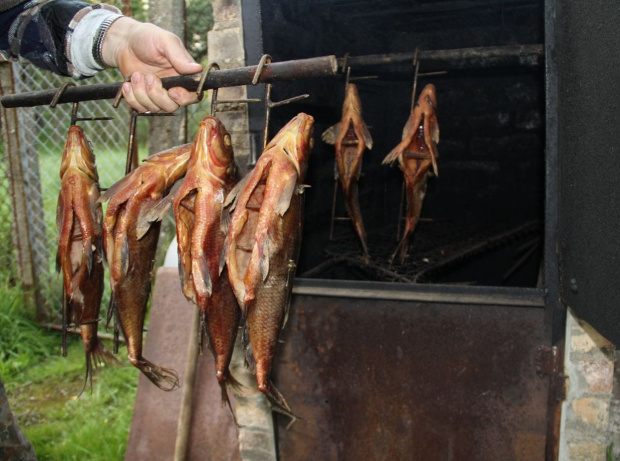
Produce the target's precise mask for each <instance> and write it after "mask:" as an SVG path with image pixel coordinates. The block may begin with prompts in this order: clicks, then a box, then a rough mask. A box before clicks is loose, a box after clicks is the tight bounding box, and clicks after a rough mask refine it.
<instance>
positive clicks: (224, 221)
mask: <svg viewBox="0 0 620 461" xmlns="http://www.w3.org/2000/svg"><path fill="white" fill-rule="evenodd" d="M231 218H232V210H229V209H228V208H222V211H221V213H220V231H221V232H222V233H223V234H228V227H230V220H231Z"/></svg>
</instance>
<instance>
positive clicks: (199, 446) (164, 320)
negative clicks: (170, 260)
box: [125, 267, 241, 461]
mask: <svg viewBox="0 0 620 461" xmlns="http://www.w3.org/2000/svg"><path fill="white" fill-rule="evenodd" d="M194 313H195V306H194V305H193V304H191V303H189V302H188V301H187V300H186V299H185V297H184V296H183V294H182V293H181V288H180V285H179V275H178V270H177V269H176V268H170V267H163V268H160V269H159V270H158V271H157V276H156V280H155V287H154V290H153V303H152V307H151V312H150V317H149V331H148V334H147V335H146V344H145V348H144V356H145V357H147V358H148V359H149V360H151V361H152V362H154V363H156V364H158V365H162V366H165V367H168V368H173V369H175V370H176V371H177V373H178V374H179V379H180V381H181V385H182V384H183V382H184V380H185V376H184V374H185V357H186V354H187V349H188V344H189V340H190V339H194V338H190V336H191V335H189V329H190V325H191V323H192V315H194ZM198 359H199V360H198V368H197V370H196V388H195V391H194V400H193V401H194V407H193V410H194V411H193V415H192V427H191V432H190V436H189V447H190V448H189V450H188V454H187V458H186V459H187V460H188V461H191V460H201V461H202V460H213V461H240V460H241V457H240V455H239V449H238V446H237V429H236V427H235V425H234V423H233V420H232V417H231V415H230V412H229V410H228V409H227V408H223V407H222V406H221V402H220V395H221V394H220V388H219V386H218V384H217V380H216V378H215V373H214V371H213V370H214V365H213V357H212V355H211V354H210V353H209V352H208V351H205V353H204V354H203V355H202V356H200V357H199V358H198ZM181 394H182V391H181V389H179V390H176V391H172V392H164V391H162V390H160V389H159V388H157V387H156V386H155V385H153V384H152V383H151V382H150V381H149V380H148V379H146V378H145V377H144V376H143V375H142V374H141V375H140V378H139V382H138V392H137V395H136V402H135V407H134V414H133V419H132V423H131V431H130V433H129V441H128V444H127V451H126V453H125V459H126V460H137V459H148V460H150V461H160V460H161V461H164V460H165V461H168V460H171V459H173V458H174V448H175V440H176V436H177V424H178V419H179V412H180V407H181Z"/></svg>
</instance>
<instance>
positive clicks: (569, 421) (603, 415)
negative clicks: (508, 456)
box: [559, 311, 620, 461]
mask: <svg viewBox="0 0 620 461" xmlns="http://www.w3.org/2000/svg"><path fill="white" fill-rule="evenodd" d="M619 357H620V353H618V352H617V351H616V348H615V346H614V345H613V344H612V343H610V342H609V341H607V339H605V338H604V337H602V336H601V335H600V334H599V333H597V332H596V331H595V330H594V329H593V328H592V327H591V326H590V325H588V324H587V323H586V322H583V321H581V320H580V319H578V318H577V317H575V316H574V314H573V313H572V312H571V311H569V313H568V316H567V325H566V352H565V362H564V367H565V374H566V376H567V383H566V384H567V386H566V387H567V396H566V401H565V402H564V405H563V408H562V426H561V436H560V456H559V457H560V460H561V461H590V460H606V459H607V458H606V451H607V449H608V447H609V446H610V444H611V443H612V442H613V444H614V453H613V460H614V461H615V460H616V459H620V399H619V396H620V371H619V370H618V369H619V367H617V366H616V364H617V363H618V358H619Z"/></svg>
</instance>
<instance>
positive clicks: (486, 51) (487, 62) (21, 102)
mask: <svg viewBox="0 0 620 461" xmlns="http://www.w3.org/2000/svg"><path fill="white" fill-rule="evenodd" d="M414 54H415V53H414V52H412V53H390V54H374V55H363V56H353V57H348V58H347V64H348V65H349V66H350V67H352V68H358V67H366V66H377V65H385V64H392V63H400V62H407V61H411V60H412V59H413V56H414ZM543 56H544V46H543V45H542V44H534V45H515V46H497V47H481V48H461V49H451V50H424V51H420V52H419V56H418V59H419V60H420V61H425V62H429V63H440V64H441V65H442V66H443V65H449V67H451V68H461V69H462V68H473V67H492V66H495V65H501V64H505V63H508V62H515V61H516V62H518V63H519V64H520V65H526V66H537V65H540V63H541V61H542V59H541V58H542V57H543ZM344 60H345V58H339V59H337V58H336V57H335V56H333V55H330V56H320V57H316V58H308V59H297V60H291V61H282V62H272V63H269V64H268V65H266V66H265V68H264V69H263V70H262V71H261V73H260V82H259V83H273V82H281V81H290V80H301V79H308V78H322V77H333V76H334V75H336V74H337V71H338V68H339V66H341V65H342V64H343V63H344V62H345V61H344ZM257 67H258V66H248V67H239V68H235V69H222V70H219V71H216V72H213V73H212V74H211V75H210V76H209V78H208V79H207V81H206V82H205V89H209V88H222V87H231V86H242V85H249V84H250V83H251V82H252V79H253V77H254V75H256V71H257ZM201 76H202V74H201V73H198V74H192V75H180V76H174V77H165V78H162V86H163V87H164V89H170V88H173V87H182V88H185V89H186V90H188V91H196V89H197V88H198V83H199V81H200V78H201ZM123 83H124V82H120V83H119V82H116V83H101V84H95V85H82V86H76V87H72V88H68V89H67V91H66V92H64V93H63V94H62V97H61V98H60V100H59V101H58V103H59V104H62V103H67V102H81V101H94V100H101V99H113V98H114V97H115V96H116V95H117V94H118V91H119V89H120V88H121V87H122V84H123ZM56 92H57V90H56V89H51V90H43V91H32V92H27V93H20V94H13V95H7V96H4V97H3V98H2V99H0V102H1V103H2V105H3V106H4V107H5V108H13V107H33V106H41V105H48V104H49V103H50V102H51V101H52V99H53V97H54V95H55V94H56Z"/></svg>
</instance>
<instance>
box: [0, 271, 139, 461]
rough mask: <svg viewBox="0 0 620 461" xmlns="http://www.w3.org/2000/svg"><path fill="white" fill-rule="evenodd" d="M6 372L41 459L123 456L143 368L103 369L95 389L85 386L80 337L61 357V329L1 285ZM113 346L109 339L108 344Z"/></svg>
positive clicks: (1, 362) (1, 367) (0, 345)
mask: <svg viewBox="0 0 620 461" xmlns="http://www.w3.org/2000/svg"><path fill="white" fill-rule="evenodd" d="M0 300H1V301H0V374H1V375H2V379H3V382H4V384H5V387H6V389H7V394H8V397H9V402H10V404H11V409H12V410H13V413H14V414H15V415H16V417H17V419H18V421H19V423H20V425H21V427H22V430H23V431H24V432H25V434H26V436H27V437H28V438H29V439H30V441H31V442H32V443H33V445H34V447H35V450H36V452H37V455H38V457H39V459H40V460H63V461H64V460H84V459H88V460H101V461H103V460H105V461H109V460H122V459H123V457H124V453H125V446H126V444H127V437H128V434H129V427H130V424H131V416H132V411H133V402H134V399H135V393H136V386H137V381H138V372H137V370H136V369H135V368H134V367H132V366H130V365H129V364H128V363H127V361H126V360H125V359H124V349H122V348H121V353H120V354H119V356H118V358H119V360H121V362H123V364H122V366H120V367H107V368H104V369H101V370H99V372H98V373H97V375H96V376H95V378H94V380H93V386H92V389H91V388H90V387H87V389H86V390H85V391H84V393H83V394H82V395H81V396H80V397H79V398H78V397H77V396H78V395H79V394H80V391H81V390H82V388H83V385H84V372H85V364H84V352H83V349H82V344H81V341H80V339H79V338H78V337H77V336H75V337H72V338H71V340H70V345H69V353H68V356H67V357H66V358H65V357H62V356H61V355H60V335H59V334H58V333H56V332H51V331H48V330H46V329H43V328H41V327H39V326H37V325H36V324H35V323H34V322H33V321H32V320H31V319H30V318H29V317H28V315H26V314H25V309H24V306H23V303H22V293H21V291H20V290H19V289H17V288H12V287H9V286H8V285H7V284H6V283H0ZM107 346H108V348H110V347H111V345H107Z"/></svg>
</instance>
